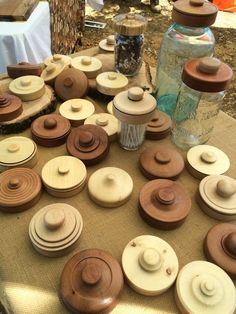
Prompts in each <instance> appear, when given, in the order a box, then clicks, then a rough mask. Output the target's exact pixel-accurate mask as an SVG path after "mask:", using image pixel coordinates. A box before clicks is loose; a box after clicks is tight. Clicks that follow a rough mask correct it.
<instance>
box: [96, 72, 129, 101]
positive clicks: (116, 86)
mask: <svg viewBox="0 0 236 314" xmlns="http://www.w3.org/2000/svg"><path fill="white" fill-rule="evenodd" d="M128 83H129V81H128V79H127V77H126V76H125V75H124V74H121V73H117V72H103V73H100V74H98V76H97V77H96V84H97V90H98V91H99V92H100V93H102V94H105V95H110V96H115V95H116V94H118V93H120V92H121V91H123V90H124V89H125V88H126V87H127V85H128Z"/></svg>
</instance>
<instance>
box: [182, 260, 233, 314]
mask: <svg viewBox="0 0 236 314" xmlns="http://www.w3.org/2000/svg"><path fill="white" fill-rule="evenodd" d="M176 292H177V296H178V299H179V301H180V304H181V305H182V306H183V308H184V310H185V311H186V313H199V314H200V313H202V314H203V313H204V314H223V313H224V314H226V313H227V314H233V313H234V310H235V308H236V292H235V287H234V284H233V282H232V280H231V279H230V277H229V276H228V275H227V274H226V272H225V271H223V270H222V269H221V268H220V267H218V266H216V265H215V264H212V263H209V262H206V261H194V262H191V263H189V264H187V265H185V266H184V267H183V268H182V269H181V271H180V272H179V275H178V278H177V281H176Z"/></svg>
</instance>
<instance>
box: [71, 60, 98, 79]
mask: <svg viewBox="0 0 236 314" xmlns="http://www.w3.org/2000/svg"><path fill="white" fill-rule="evenodd" d="M71 66H72V68H75V69H78V70H80V71H83V72H84V73H85V74H86V76H87V78H89V79H91V78H95V77H96V76H97V75H98V74H99V73H100V72H101V69H102V62H101V61H100V60H99V59H97V58H95V57H89V56H79V57H76V58H73V59H72V61H71Z"/></svg>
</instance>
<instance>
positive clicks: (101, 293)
mask: <svg viewBox="0 0 236 314" xmlns="http://www.w3.org/2000/svg"><path fill="white" fill-rule="evenodd" d="M123 284H124V279H123V274H122V270H121V267H120V265H119V263H118V261H117V260H116V259H115V258H114V257H113V256H112V255H111V254H110V253H108V252H106V251H103V250H100V249H88V250H83V251H80V252H78V253H77V254H76V255H74V256H73V257H72V258H71V259H70V260H69V261H68V262H67V263H66V265H65V267H64V269H63V271H62V274H61V284H60V297H61V298H62V301H63V303H64V304H65V306H66V307H67V308H68V309H69V311H71V312H73V313H79V314H84V313H88V314H90V313H91V314H92V313H99V314H100V313H101V314H105V313H106V314H107V313H109V312H110V311H112V309H113V308H114V307H115V306H116V304H117V302H118V300H119V297H120V294H121V292H122V289H123Z"/></svg>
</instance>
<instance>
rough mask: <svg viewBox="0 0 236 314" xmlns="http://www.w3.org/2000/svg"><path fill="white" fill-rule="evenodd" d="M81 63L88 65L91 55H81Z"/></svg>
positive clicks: (90, 61)
mask: <svg viewBox="0 0 236 314" xmlns="http://www.w3.org/2000/svg"><path fill="white" fill-rule="evenodd" d="M81 63H82V64H83V65H90V64H91V63H92V59H91V57H83V58H82V59H81Z"/></svg>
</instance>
